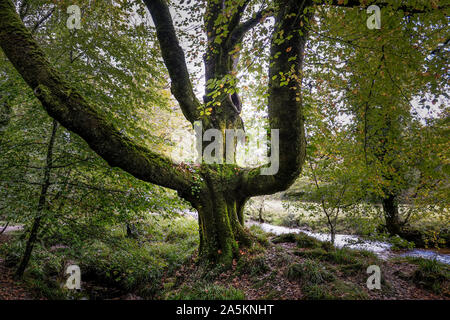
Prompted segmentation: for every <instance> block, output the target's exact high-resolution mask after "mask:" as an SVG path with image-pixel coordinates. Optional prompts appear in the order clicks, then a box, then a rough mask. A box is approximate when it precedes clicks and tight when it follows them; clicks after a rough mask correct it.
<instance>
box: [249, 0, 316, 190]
mask: <svg viewBox="0 0 450 320" xmlns="http://www.w3.org/2000/svg"><path fill="white" fill-rule="evenodd" d="M278 2H279V3H278V4H279V11H278V12H277V16H276V18H275V31H274V33H273V35H272V46H271V57H272V61H271V64H270V68H269V101H268V102H269V106H268V109H269V121H270V128H271V129H279V170H278V172H277V173H276V174H275V175H260V172H261V169H262V168H261V167H259V168H256V169H252V170H249V171H247V172H246V173H245V174H244V190H243V192H244V194H248V195H251V196H253V195H263V194H271V193H275V192H279V191H282V190H285V189H287V188H288V187H289V186H290V185H291V184H292V183H293V182H294V181H295V179H296V178H297V177H298V175H299V174H300V172H301V168H302V165H303V163H304V160H305V146H306V142H305V132H304V119H303V112H302V103H301V95H300V94H301V78H302V65H303V53H304V50H305V45H306V39H307V27H306V26H307V23H306V19H309V18H310V17H311V16H312V12H308V13H304V9H305V8H306V7H307V6H308V7H311V5H312V1H304V2H300V1H297V0H289V1H281V0H280V1H278ZM281 74H282V75H284V76H285V77H287V78H289V81H288V83H287V85H286V84H282V81H281V80H280V75H281Z"/></svg>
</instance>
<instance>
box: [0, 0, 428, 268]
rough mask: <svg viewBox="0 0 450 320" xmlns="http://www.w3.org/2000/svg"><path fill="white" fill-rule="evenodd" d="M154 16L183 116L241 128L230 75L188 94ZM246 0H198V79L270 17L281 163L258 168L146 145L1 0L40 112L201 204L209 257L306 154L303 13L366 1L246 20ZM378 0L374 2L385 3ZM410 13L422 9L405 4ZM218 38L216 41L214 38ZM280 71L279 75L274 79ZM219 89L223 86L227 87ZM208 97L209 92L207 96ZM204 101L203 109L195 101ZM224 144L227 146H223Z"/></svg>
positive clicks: (294, 5)
mask: <svg viewBox="0 0 450 320" xmlns="http://www.w3.org/2000/svg"><path fill="white" fill-rule="evenodd" d="M144 3H145V5H146V6H147V8H148V10H149V12H150V14H151V16H152V19H153V21H154V24H155V26H156V32H157V37H158V41H159V44H160V48H161V52H162V56H163V59H164V63H165V65H166V67H167V69H168V72H169V75H170V79H171V91H172V93H173V96H174V97H175V98H176V100H177V101H178V103H179V106H180V108H181V110H182V112H183V114H184V116H185V117H186V119H187V120H188V121H190V122H191V123H192V124H193V123H194V122H195V121H198V120H200V121H202V123H203V130H207V129H209V128H215V129H219V130H221V131H222V132H223V134H224V136H225V130H226V129H233V128H241V127H242V123H243V122H242V119H241V116H240V110H241V102H240V98H239V97H238V95H237V94H236V93H235V91H234V90H231V92H233V93H232V94H230V93H229V92H230V91H229V90H225V89H230V87H231V89H233V86H236V85H237V81H230V82H227V83H225V85H224V86H223V88H222V89H224V90H222V91H219V92H218V93H219V94H214V95H210V94H209V93H211V90H212V89H210V88H208V87H207V88H205V98H204V99H203V100H204V101H200V100H199V99H198V98H197V97H196V95H195V94H194V90H193V86H192V83H191V82H190V77H189V72H188V68H187V65H186V61H185V54H184V52H183V50H182V49H181V47H180V45H179V41H178V39H177V35H176V32H175V27H174V24H173V20H172V17H171V14H170V11H169V4H168V2H167V1H165V0H144ZM251 3H252V1H251V0H208V1H200V2H199V5H205V6H206V14H205V17H204V30H205V31H206V34H207V39H208V49H207V52H205V55H204V65H205V71H206V73H205V78H206V79H205V80H206V82H207V83H210V82H211V81H210V80H214V79H216V80H219V79H223V78H224V77H226V76H227V75H233V74H235V73H234V71H235V70H234V69H235V68H236V64H235V63H234V62H235V59H236V54H230V53H231V52H236V50H235V49H236V46H238V45H239V44H240V43H241V42H242V40H243V38H244V36H245V34H246V33H247V32H248V31H249V30H251V29H252V28H254V27H255V26H256V25H257V24H258V23H260V21H261V20H262V19H263V18H265V17H267V16H271V17H273V18H274V19H275V25H274V26H275V27H274V31H273V33H272V35H271V48H270V54H271V56H272V60H271V61H270V67H269V70H268V79H269V84H268V106H267V108H268V115H269V123H270V127H271V128H273V129H279V141H280V143H279V170H278V172H277V173H276V174H275V175H261V174H260V171H261V167H258V168H237V167H236V166H235V165H229V164H221V165H217V164H212V165H211V164H202V165H201V166H200V167H198V168H197V167H194V168H187V167H186V166H180V165H177V164H175V163H173V162H172V161H171V160H170V159H168V158H166V157H164V156H162V155H160V154H157V153H155V152H153V151H152V150H148V149H147V148H144V147H142V146H140V145H138V144H137V143H135V142H134V141H132V140H131V139H130V138H128V137H126V136H124V135H122V134H121V133H120V131H119V130H118V129H117V128H115V127H114V126H113V125H112V124H111V123H110V122H109V121H108V120H107V119H106V118H105V117H104V116H103V115H102V114H101V113H100V111H99V109H98V108H97V107H96V106H95V105H93V104H91V103H88V102H87V100H86V99H85V98H84V97H83V96H82V95H81V94H80V93H79V92H77V90H75V89H74V88H73V87H72V86H71V84H70V83H69V82H68V81H67V80H65V78H64V76H63V75H61V74H60V73H59V72H58V71H57V70H55V68H54V67H53V66H51V65H50V64H49V62H48V61H47V59H46V57H45V55H44V53H43V51H42V50H41V49H40V47H39V45H38V43H37V42H36V41H35V40H34V39H33V37H32V34H31V33H30V31H29V30H28V29H27V28H26V27H25V26H24V25H23V23H22V21H21V20H20V18H19V16H18V15H17V13H16V11H15V7H14V5H13V3H12V1H11V0H0V45H1V47H2V49H3V50H4V52H5V54H6V56H7V57H8V59H9V60H10V61H11V63H12V64H13V65H14V67H15V68H16V69H17V71H18V72H19V73H20V74H21V75H22V77H23V79H24V80H25V82H26V83H27V84H28V85H29V86H30V88H31V89H32V90H33V91H34V94H35V95H36V97H37V98H38V99H39V100H40V101H41V103H42V105H43V107H44V108H45V110H46V111H47V112H48V114H49V115H50V116H51V117H53V118H54V119H56V120H57V121H58V122H59V123H60V124H61V125H62V126H64V127H65V128H67V129H68V130H71V131H73V132H75V133H77V134H78V135H80V136H81V137H82V138H83V139H84V140H85V141H86V142H87V143H88V144H89V146H90V147H91V148H92V149H93V150H94V151H95V152H96V153H98V154H99V155H100V156H101V157H103V158H104V159H105V160H106V161H107V162H108V163H109V164H110V165H111V166H114V167H119V168H121V169H123V170H125V171H126V172H128V173H130V174H132V175H133V176H135V177H136V178H138V179H141V180H143V181H147V182H151V183H154V184H158V185H160V186H164V187H167V188H171V189H174V190H176V191H177V192H178V194H179V196H180V197H182V198H184V199H186V200H187V201H189V202H190V203H191V204H192V206H193V207H194V208H195V209H196V210H197V211H198V213H199V233H200V254H201V256H202V257H204V258H207V259H208V260H210V261H215V262H219V263H224V264H229V263H231V261H232V259H233V257H236V256H237V254H238V253H239V247H241V246H246V245H249V244H250V243H251V241H252V239H251V236H250V235H249V233H248V232H247V231H246V230H245V229H244V216H243V208H244V205H245V203H246V201H247V200H248V199H249V198H250V197H252V196H256V195H264V194H272V193H275V192H278V191H282V190H285V189H287V188H288V187H289V186H290V185H291V184H292V183H293V182H294V180H295V179H296V178H297V177H298V175H299V174H300V171H301V168H302V164H303V162H304V159H305V136H304V119H303V114H302V102H301V95H300V91H301V71H302V63H303V57H304V50H305V43H306V41H307V38H308V25H309V20H310V18H311V17H312V16H313V14H314V9H315V8H317V7H318V6H322V5H335V6H342V7H363V8H365V7H366V6H367V5H369V3H374V1H364V3H363V4H361V3H360V1H358V0H349V1H341V0H334V1H330V0H329V1H313V0H274V1H270V2H269V6H268V7H267V6H266V7H265V8H264V9H262V10H261V11H260V12H257V13H256V14H254V15H253V16H252V17H251V18H247V19H244V16H245V15H244V14H245V12H246V10H247V9H248V6H249V5H250V4H251ZM383 3H385V2H383V1H378V2H377V4H379V5H380V6H382V5H383ZM406 9H407V10H409V12H411V13H415V12H420V10H416V9H413V8H406ZM217 37H220V41H217ZM280 74H282V75H284V76H285V79H288V81H287V83H286V82H284V83H282V82H280V77H275V75H280ZM225 91H226V92H225ZM213 97H214V98H213ZM215 101H220V102H221V103H220V107H212V108H211V114H209V115H208V117H204V116H202V114H201V110H202V107H204V106H215V105H217V104H215V103H214V102H215ZM224 150H225V148H224Z"/></svg>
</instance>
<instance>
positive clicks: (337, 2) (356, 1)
mask: <svg viewBox="0 0 450 320" xmlns="http://www.w3.org/2000/svg"><path fill="white" fill-rule="evenodd" d="M403 2H406V1H403ZM322 4H324V5H332V6H335V7H343V8H358V7H363V8H367V7H369V6H370V5H372V4H374V5H377V6H379V7H381V8H382V7H386V6H389V5H393V6H395V7H396V8H397V9H398V10H402V11H404V12H408V13H409V14H411V13H413V14H414V13H425V12H429V11H431V10H441V9H446V8H449V7H450V6H449V5H442V6H439V5H434V4H433V3H432V2H431V1H430V2H429V3H428V6H427V5H425V4H424V7H425V8H423V9H422V8H419V7H418V6H414V5H409V4H400V5H398V6H397V4H395V3H390V2H389V1H385V0H384V1H379V0H372V1H365V2H363V1H361V0H345V1H344V0H333V1H329V0H325V1H324V2H323V3H322Z"/></svg>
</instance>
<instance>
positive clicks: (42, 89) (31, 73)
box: [0, 0, 192, 193]
mask: <svg viewBox="0 0 450 320" xmlns="http://www.w3.org/2000/svg"><path fill="white" fill-rule="evenodd" d="M0 46H1V47H2V49H3V51H4V52H5V54H6V56H7V57H8V59H9V60H10V61H11V63H12V64H13V65H14V67H15V68H16V69H17V71H18V72H19V73H20V74H21V75H22V77H23V79H24V80H25V82H26V83H27V84H28V85H29V86H30V87H31V88H32V89H33V90H34V93H35V95H36V97H37V98H38V99H39V100H40V101H41V103H42V105H43V107H44V108H45V110H46V111H47V112H48V114H49V115H50V116H51V117H52V118H54V119H56V120H58V122H59V123H60V124H61V125H63V126H64V127H65V128H67V129H68V130H70V131H72V132H75V133H77V134H78V135H80V137H81V138H83V139H84V140H85V141H86V142H87V143H88V145H89V146H90V147H91V149H92V150H94V151H95V152H96V153H97V154H98V155H100V156H101V157H102V158H103V159H105V160H106V161H107V162H108V163H109V164H110V165H111V166H113V167H119V168H121V169H123V170H125V171H127V172H128V173H130V174H132V175H133V176H135V177H136V178H138V179H140V180H143V181H147V182H151V183H155V184H158V185H161V186H164V187H168V188H171V189H175V190H178V191H179V192H181V193H184V192H189V190H190V185H191V181H192V177H191V175H190V174H189V172H187V171H184V170H182V169H180V168H178V166H176V165H175V164H173V163H172V162H171V161H170V160H169V159H167V158H165V157H163V156H161V155H158V154H157V153H154V152H152V151H150V150H148V149H146V148H144V147H142V146H139V145H137V144H136V143H135V142H133V141H132V140H131V139H129V138H128V137H126V136H124V135H122V134H121V133H120V132H119V130H117V128H115V127H114V125H112V124H111V123H110V122H109V121H108V120H107V119H106V118H105V117H103V116H102V115H101V114H100V113H99V112H98V111H97V110H98V109H96V108H95V107H94V106H93V105H90V104H89V103H88V102H87V101H86V100H85V99H84V97H83V96H82V95H81V94H80V93H78V92H77V91H76V90H75V89H74V88H73V87H72V86H71V85H70V84H69V83H68V82H66V81H65V80H64V79H63V76H62V75H61V74H60V73H59V72H58V71H56V70H55V69H53V68H52V67H51V65H50V63H49V62H48V61H47V59H46V57H45V55H44V53H43V51H42V49H41V48H40V47H39V45H38V44H37V42H36V41H35V40H34V39H33V37H32V36H31V33H30V32H29V30H28V29H27V28H26V27H25V26H24V25H23V23H22V21H21V20H20V18H19V16H18V15H17V13H16V11H15V9H14V6H13V4H12V2H11V1H10V0H0Z"/></svg>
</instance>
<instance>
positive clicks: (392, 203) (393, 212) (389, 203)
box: [382, 195, 402, 235]
mask: <svg viewBox="0 0 450 320" xmlns="http://www.w3.org/2000/svg"><path fill="white" fill-rule="evenodd" d="M382 204H383V211H384V219H385V222H386V229H387V230H388V232H389V234H391V235H397V234H400V232H401V226H402V224H401V221H400V217H399V212H398V203H397V199H396V197H395V196H394V195H389V196H388V197H386V198H384V199H382Z"/></svg>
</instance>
